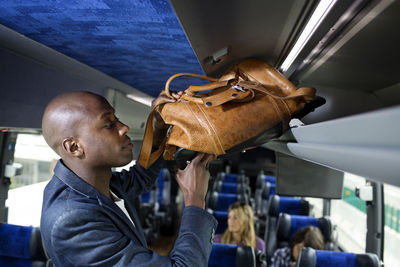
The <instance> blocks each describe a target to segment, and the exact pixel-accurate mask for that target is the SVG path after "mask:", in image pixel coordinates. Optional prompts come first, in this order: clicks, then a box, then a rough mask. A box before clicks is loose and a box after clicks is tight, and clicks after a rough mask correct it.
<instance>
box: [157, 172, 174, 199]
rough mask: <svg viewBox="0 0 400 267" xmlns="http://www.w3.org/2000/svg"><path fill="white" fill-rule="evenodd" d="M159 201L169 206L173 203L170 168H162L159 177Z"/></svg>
mask: <svg viewBox="0 0 400 267" xmlns="http://www.w3.org/2000/svg"><path fill="white" fill-rule="evenodd" d="M157 187H158V191H157V193H158V194H157V201H158V204H159V205H160V207H161V206H168V205H169V204H170V203H171V174H170V172H169V170H168V169H166V168H164V169H161V170H160V173H159V175H158V178H157Z"/></svg>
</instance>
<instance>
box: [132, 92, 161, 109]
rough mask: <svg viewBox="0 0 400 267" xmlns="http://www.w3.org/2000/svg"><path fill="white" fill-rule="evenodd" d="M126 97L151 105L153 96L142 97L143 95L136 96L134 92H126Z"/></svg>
mask: <svg viewBox="0 0 400 267" xmlns="http://www.w3.org/2000/svg"><path fill="white" fill-rule="evenodd" d="M126 97H127V98H129V99H132V100H134V101H136V102H139V103H142V104H143V105H146V106H149V107H151V102H152V101H153V99H154V98H152V97H150V96H149V97H144V96H137V95H134V94H127V95H126Z"/></svg>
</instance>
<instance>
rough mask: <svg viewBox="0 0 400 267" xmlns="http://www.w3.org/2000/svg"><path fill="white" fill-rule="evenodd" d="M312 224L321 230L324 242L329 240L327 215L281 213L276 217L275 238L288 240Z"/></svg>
mask: <svg viewBox="0 0 400 267" xmlns="http://www.w3.org/2000/svg"><path fill="white" fill-rule="evenodd" d="M307 226H314V227H317V228H319V229H320V230H321V233H322V235H323V237H324V241H325V243H327V242H330V241H331V235H332V226H331V222H330V219H329V218H328V217H322V218H315V217H311V216H303V215H290V214H286V213H281V214H280V215H279V219H278V226H277V238H278V240H279V241H281V242H282V241H284V242H290V241H291V239H292V237H293V235H294V234H295V233H296V232H297V231H298V230H300V229H302V228H304V227H307Z"/></svg>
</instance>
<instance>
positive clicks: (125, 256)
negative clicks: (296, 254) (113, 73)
mask: <svg viewBox="0 0 400 267" xmlns="http://www.w3.org/2000/svg"><path fill="white" fill-rule="evenodd" d="M159 98H160V97H159ZM155 102H157V101H155ZM42 128H43V136H44V138H45V140H46V142H47V143H48V144H49V146H50V147H51V148H52V149H53V150H54V151H55V152H56V153H57V154H58V155H59V156H60V157H61V159H60V161H59V162H58V163H57V165H56V167H55V169H54V176H53V178H52V179H51V181H50V182H49V184H48V185H47V186H46V189H45V191H44V199H43V207H42V218H41V232H42V238H43V242H44V246H45V248H46V250H47V252H48V254H49V256H50V258H51V259H52V261H53V263H54V264H55V265H56V266H206V265H207V262H208V258H209V254H210V251H211V245H212V244H211V240H212V236H213V233H214V229H215V228H216V220H215V219H214V218H212V216H211V215H210V214H208V213H207V212H206V211H205V210H204V206H205V200H204V199H205V194H206V191H207V186H208V179H209V173H208V171H207V169H206V165H207V163H208V161H209V159H210V158H209V157H208V156H206V155H204V154H199V155H198V156H197V157H196V158H195V159H194V160H192V162H191V163H190V164H189V165H188V166H187V168H186V169H185V170H183V171H178V173H177V175H176V179H177V182H178V184H179V186H180V188H181V189H182V192H183V197H184V202H185V205H186V206H185V208H184V210H183V214H182V220H181V227H180V231H179V235H178V237H177V240H176V242H175V245H174V247H173V249H172V251H171V253H170V255H169V256H168V257H166V256H160V255H158V254H156V253H155V252H153V251H151V250H149V249H148V248H147V244H146V241H145V238H144V234H143V231H142V228H141V225H140V222H139V219H138V215H137V213H136V211H135V208H134V203H133V201H134V199H135V198H136V197H137V196H138V195H140V194H141V193H143V192H146V191H148V190H150V189H151V187H152V185H153V183H154V182H155V179H156V177H157V175H158V172H159V170H160V168H161V163H162V159H159V160H158V161H157V162H156V163H154V164H153V166H151V167H150V168H149V169H147V170H146V169H144V168H142V167H141V166H138V165H135V166H133V167H131V169H130V170H129V171H122V172H121V173H112V171H111V168H112V167H117V166H124V165H126V164H127V163H129V162H130V161H131V160H132V157H133V155H132V144H131V140H130V139H129V137H128V136H127V135H126V134H127V132H128V130H129V127H128V126H127V125H125V124H123V123H122V122H120V121H119V120H118V118H116V117H115V114H114V109H113V108H112V107H111V106H110V104H109V103H108V102H107V101H106V100H105V99H104V98H103V97H102V96H100V95H96V94H93V93H89V92H70V93H66V94H62V95H59V96H57V97H56V98H54V99H53V100H52V101H51V102H50V103H49V104H48V105H47V107H46V109H45V112H44V115H43V120H42ZM156 131H157V129H156ZM155 135H157V134H155Z"/></svg>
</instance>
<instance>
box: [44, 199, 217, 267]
mask: <svg viewBox="0 0 400 267" xmlns="http://www.w3.org/2000/svg"><path fill="white" fill-rule="evenodd" d="M215 227H216V221H215V219H214V218H212V216H211V215H210V214H208V213H207V212H206V211H204V210H203V209H200V208H198V207H193V206H191V207H186V208H185V210H184V212H183V215H182V226H181V229H180V232H179V237H178V239H177V240H176V243H175V246H174V249H173V250H172V252H171V253H170V255H169V256H161V255H159V254H157V253H155V252H153V251H151V250H149V249H147V248H145V247H143V246H141V245H140V243H139V241H138V240H137V239H135V237H134V236H130V237H129V236H127V235H126V234H124V233H123V232H121V229H119V228H117V227H116V226H115V224H114V222H113V221H112V220H111V219H110V218H109V217H107V216H104V214H103V212H102V211H101V209H95V210H84V209H72V210H70V211H68V212H66V213H64V214H63V216H60V217H59V219H58V220H57V221H56V222H55V223H54V224H53V226H52V229H51V231H50V232H51V240H50V243H51V246H52V248H53V249H54V255H50V256H51V258H52V260H53V262H54V263H55V265H56V266H66V267H67V266H207V264H208V258H209V254H210V251H211V238H212V232H213V231H214V229H215ZM132 234H133V233H132Z"/></svg>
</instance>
